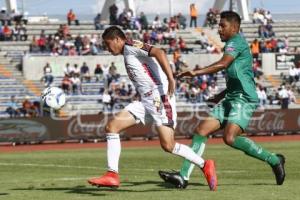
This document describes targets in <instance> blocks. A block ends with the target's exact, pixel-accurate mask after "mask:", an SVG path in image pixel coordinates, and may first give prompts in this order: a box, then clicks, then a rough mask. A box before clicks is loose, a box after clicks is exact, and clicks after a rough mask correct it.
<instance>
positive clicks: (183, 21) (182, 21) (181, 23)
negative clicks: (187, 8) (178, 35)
mask: <svg viewBox="0 0 300 200" xmlns="http://www.w3.org/2000/svg"><path fill="white" fill-rule="evenodd" d="M177 20H178V25H179V27H178V28H179V29H185V28H186V18H185V16H184V15H182V13H181V12H179V13H178V15H177Z"/></svg>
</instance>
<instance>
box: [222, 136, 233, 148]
mask: <svg viewBox="0 0 300 200" xmlns="http://www.w3.org/2000/svg"><path fill="white" fill-rule="evenodd" d="M223 141H224V142H225V144H227V145H229V146H232V145H233V143H234V137H233V136H232V135H224V136H223Z"/></svg>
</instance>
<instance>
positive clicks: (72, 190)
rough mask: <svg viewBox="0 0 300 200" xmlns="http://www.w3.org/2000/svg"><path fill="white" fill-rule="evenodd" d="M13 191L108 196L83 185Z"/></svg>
mask: <svg viewBox="0 0 300 200" xmlns="http://www.w3.org/2000/svg"><path fill="white" fill-rule="evenodd" d="M13 190H27V191H35V190H38V191H48V192H49V191H50V192H51V191H53V192H58V191H61V192H65V193H69V194H86V195H91V196H106V194H102V193H99V189H98V188H94V187H86V186H83V185H78V186H75V187H33V186H31V187H28V188H15V189H13Z"/></svg>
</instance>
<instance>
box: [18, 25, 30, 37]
mask: <svg viewBox="0 0 300 200" xmlns="http://www.w3.org/2000/svg"><path fill="white" fill-rule="evenodd" d="M19 34H20V40H21V41H27V38H28V35H27V29H26V26H25V24H21V27H20V29H19Z"/></svg>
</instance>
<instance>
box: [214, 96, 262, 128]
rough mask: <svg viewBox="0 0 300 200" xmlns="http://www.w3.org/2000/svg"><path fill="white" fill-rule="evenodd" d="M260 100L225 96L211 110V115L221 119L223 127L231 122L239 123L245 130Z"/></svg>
mask: <svg viewBox="0 0 300 200" xmlns="http://www.w3.org/2000/svg"><path fill="white" fill-rule="evenodd" d="M257 106H258V102H250V101H248V100H247V99H245V98H241V97H237V98H230V99H227V98H225V99H224V100H223V101H222V102H220V103H219V104H218V105H216V106H215V107H214V108H213V110H212V111H211V112H210V116H212V117H213V118H216V119H217V120H219V121H220V124H221V127H222V128H224V127H225V125H226V124H227V123H228V122H229V123H233V124H237V125H238V126H240V127H241V129H242V130H243V131H244V130H245V129H246V127H247V126H248V124H249V121H250V119H251V117H252V114H253V112H254V111H255V110H256V108H257Z"/></svg>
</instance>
